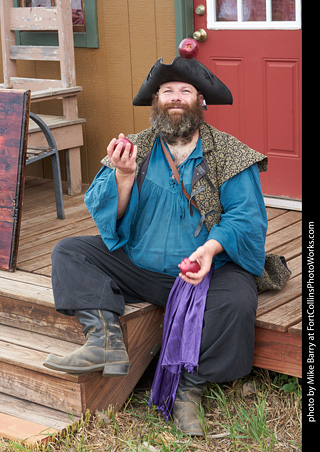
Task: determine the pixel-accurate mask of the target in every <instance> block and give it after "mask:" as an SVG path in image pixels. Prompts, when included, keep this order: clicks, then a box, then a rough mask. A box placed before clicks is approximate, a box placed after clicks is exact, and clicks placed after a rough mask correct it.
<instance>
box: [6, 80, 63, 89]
mask: <svg viewBox="0 0 320 452" xmlns="http://www.w3.org/2000/svg"><path fill="white" fill-rule="evenodd" d="M10 81H11V85H12V88H14V89H30V90H31V91H40V90H53V89H55V88H62V85H61V80H56V79H47V78H44V79H41V78H28V77H11V79H10Z"/></svg>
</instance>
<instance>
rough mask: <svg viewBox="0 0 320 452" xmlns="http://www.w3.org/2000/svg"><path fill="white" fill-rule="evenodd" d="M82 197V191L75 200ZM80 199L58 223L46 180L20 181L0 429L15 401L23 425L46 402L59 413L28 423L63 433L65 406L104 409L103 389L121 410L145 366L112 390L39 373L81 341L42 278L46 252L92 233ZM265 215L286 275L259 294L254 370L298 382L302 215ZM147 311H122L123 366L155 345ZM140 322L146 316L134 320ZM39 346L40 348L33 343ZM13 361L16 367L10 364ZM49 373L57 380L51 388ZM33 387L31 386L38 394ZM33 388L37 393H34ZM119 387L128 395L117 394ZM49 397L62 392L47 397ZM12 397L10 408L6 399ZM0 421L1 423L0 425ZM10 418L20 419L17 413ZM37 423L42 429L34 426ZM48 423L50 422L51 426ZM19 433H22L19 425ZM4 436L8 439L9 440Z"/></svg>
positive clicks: (5, 314) (0, 323)
mask: <svg viewBox="0 0 320 452" xmlns="http://www.w3.org/2000/svg"><path fill="white" fill-rule="evenodd" d="M84 191H85V188H84V190H83V193H84ZM83 193H82V194H81V195H76V196H72V197H70V196H68V195H65V196H64V207H65V215H66V218H65V220H58V219H56V211H55V199H54V190H53V183H52V181H46V180H40V179H28V180H27V182H26V189H25V197H24V204H23V215H22V224H21V232H20V242H19V251H18V264H17V271H16V272H14V273H8V272H4V271H0V362H1V366H0V367H1V369H7V371H2V370H0V377H2V380H1V378H0V419H1V421H0V425H1V424H2V423H3V425H4V423H5V422H7V423H9V424H10V425H12V419H14V418H13V417H12V416H15V412H14V409H15V410H16V412H19V411H20V413H21V412H22V411H23V408H22V405H21V403H22V399H26V400H28V406H27V408H25V409H26V410H27V414H28V417H27V419H30V416H31V414H30V413H35V412H38V413H39V410H38V407H39V405H38V404H41V405H43V406H44V407H47V406H48V404H47V401H48V398H49V396H50V401H51V403H52V405H53V407H54V408H55V410H57V412H59V413H60V414H59V416H58V417H57V416H54V415H53V414H52V412H50V413H49V412H48V414H47V413H44V412H43V411H41V415H40V417H39V414H37V415H36V414H35V415H34V417H33V416H31V419H32V420H33V424H34V423H35V424H36V425H40V427H41V426H42V425H45V426H52V425H55V427H54V428H55V429H57V430H61V429H62V428H63V426H65V425H67V424H68V423H70V419H66V413H67V412H69V411H68V407H69V406H71V405H72V403H73V404H74V405H72V406H74V407H75V408H74V409H73V413H74V416H75V419H76V418H77V417H78V416H80V414H81V412H83V410H84V409H85V408H86V407H89V408H90V409H91V408H98V409H102V406H101V404H102V403H107V402H108V403H109V402H110V399H108V397H109V395H108V391H109V392H110V390H111V392H112V391H114V397H115V398H113V399H112V403H114V402H115V400H119V404H120V405H121V404H122V403H124V400H125V398H126V397H127V394H128V395H129V394H130V392H131V391H132V389H133V388H134V386H135V384H136V383H137V381H138V379H139V378H140V376H141V375H142V373H143V371H144V369H145V368H146V366H147V365H148V363H149V362H150V360H151V359H152V357H149V355H150V350H149V351H148V356H147V355H146V357H145V358H144V363H139V364H137V366H136V367H135V366H133V368H132V373H131V370H130V373H129V376H128V378H127V377H125V380H122V381H119V380H118V381H117V382H116V383H114V380H116V379H109V380H110V384H109V383H108V382H106V379H103V378H102V377H100V376H99V375H93V376H90V377H88V378H86V377H85V376H83V375H80V376H79V377H75V376H70V375H69V376H68V375H67V374H62V376H61V373H59V372H54V371H50V370H48V369H45V368H44V367H43V366H42V362H43V360H44V358H45V356H46V354H47V353H49V352H53V353H54V352H55V350H54V347H62V348H63V351H64V352H65V353H67V352H70V351H72V350H73V349H74V347H78V346H79V345H78V344H79V343H82V342H81V341H83V339H82V338H81V339H79V337H81V336H82V335H81V328H80V327H79V325H77V324H76V321H73V318H68V319H67V321H68V322H69V323H68V324H67V323H66V320H65V316H61V318H60V317H54V314H52V312H53V311H54V303H53V296H52V290H51V278H50V274H51V252H52V249H53V247H54V245H55V244H56V243H57V242H58V241H59V240H61V239H62V238H64V237H68V236H75V235H92V234H97V233H98V230H97V228H96V226H95V224H94V222H93V220H92V219H91V217H90V215H89V213H88V211H87V209H86V207H85V205H84V202H83V197H84V194H83ZM267 213H268V220H269V227H268V235H267V241H266V252H272V253H277V254H280V255H284V256H285V258H286V259H287V262H288V266H289V268H290V270H291V271H292V276H291V278H290V280H289V281H288V282H287V284H286V286H285V287H284V289H282V290H281V291H266V292H264V293H261V294H259V302H258V312H257V321H256V345H255V358H254V366H257V367H262V368H266V369H269V370H274V371H278V372H282V373H286V374H289V375H294V376H298V377H301V375H302V370H301V369H302V324H301V320H302V309H301V293H302V274H301V267H302V264H301V248H302V226H301V221H302V220H301V218H302V214H301V212H297V211H289V210H284V209H273V208H267ZM152 309H154V308H152V307H151V305H148V304H147V303H142V304H141V306H139V307H137V305H135V306H128V307H127V309H126V314H125V316H124V317H123V319H122V326H123V329H124V336H125V340H126V342H127V344H129V350H128V351H129V357H130V362H131V360H132V359H133V360H134V359H136V358H135V357H136V355H135V349H140V350H141V347H142V348H146V347H145V344H149V343H150V347H152V348H153V347H154V346H155V344H157V343H159V341H160V340H161V331H160V330H159V325H160V323H161V321H162V320H161V319H162V311H161V310H160V308H157V309H155V310H153V311H152ZM143 315H145V316H146V317H144V320H141V319H142V316H143ZM31 319H32V320H33V321H34V322H36V324H37V325H36V327H35V326H34V325H32V320H31ZM142 321H145V322H146V321H147V322H148V325H149V329H150V330H155V329H158V330H157V331H156V332H155V333H154V334H153V335H152V337H150V338H144V339H141V338H140V329H141V326H140V325H141V324H140V322H142ZM70 325H71V326H72V327H70ZM139 328H140V329H139ZM21 329H22V330H27V333H28V334H29V335H30V334H31V335H33V336H32V337H31V336H30V337H29V336H28V338H26V336H24V335H23V334H24V333H23V334H22V333H21ZM69 330H70V331H69ZM39 335H41V336H39ZM46 336H49V337H46ZM52 338H55V339H52ZM26 341H28V344H27V343H26ZM41 341H42V344H40V342H41ZM53 341H57V343H55V342H54V343H53ZM63 341H64V342H63ZM65 341H67V342H65ZM143 341H144V342H143ZM19 347H20V348H21V349H20V348H19ZM63 351H62V352H63ZM13 353H16V354H17V356H18V357H19V359H20V360H21V362H23V364H19V363H17V362H14V358H13ZM29 355H30V357H31V356H32V357H33V359H34V362H36V364H35V365H34V366H31V365H30V362H29V361H28V356H29ZM15 359H17V360H18V358H15ZM14 366H18V368H19V369H20V370H19V371H17V367H14ZM19 366H20V367H19ZM22 367H23V368H24V369H26V370H25V371H24V373H23V372H21V369H22ZM2 372H3V374H2ZM5 372H7V374H5ZM19 372H21V373H19ZM57 374H60V375H59V378H60V380H61V381H59V386H58V380H57V378H58V377H57ZM94 374H97V373H94ZM19 375H20V376H19ZM60 376H61V377H60ZM45 378H46V379H49V380H50V382H49V383H48V381H49V380H45ZM19 379H20V380H19ZM22 379H24V380H25V381H24V383H26V384H29V385H31V386H32V387H31V388H30V387H28V388H27V389H26V388H25V387H22V383H21V380H22ZM111 380H112V381H111ZM12 381H14V382H15V388H18V392H17V391H15V389H14V388H13V384H12ZM37 384H39V386H38V387H37V386H36V385H37ZM41 385H42V386H43V387H42V389H39V388H41ZM33 386H35V387H33ZM126 386H128V388H127V389H128V390H129V392H128V391H125V390H124V388H125V387H126ZM79 388H80V389H79ZM110 388H112V389H110ZM19 391H20V392H19ZM50 391H51V392H50ZM57 391H64V392H63V393H62V395H60V394H59V396H57V397H56V398H55V394H57ZM68 391H69V392H68ZM77 391H78V392H79V394H80V393H81V394H82V393H85V394H86V400H85V401H82V400H80V399H79V401H78V400H75V392H77ZM49 393H50V394H49ZM97 394H99V396H97ZM12 397H13V398H14V403H13V402H12V400H11V398H12ZM79 397H80V396H79ZM99 397H100V399H99ZM8 398H9V399H10V403H9V402H8V400H9V399H8ZM68 403H69V405H68ZM9 405H11V406H14V409H13V408H12V409H9V408H8V407H9ZM104 406H105V405H104ZM1 413H2V414H1ZM1 415H2V416H4V417H3V418H1ZM52 416H53V417H52ZM18 417H23V416H22V415H21V414H20V415H19V416H18ZM45 418H46V419H47V421H46V423H43V422H41V421H42V420H43V419H45ZM52 418H55V419H56V421H57V422H55V423H54V424H52V422H51V420H52ZM57 419H58V420H57ZM40 427H38V428H36V430H37V431H38V432H39V431H41V429H40V430H39V428H40ZM44 428H46V427H44ZM19 429H22V426H21V425H20V426H19ZM28 429H29V430H28ZM30 431H31V430H30V425H29V426H27V427H26V432H28V435H27V433H26V434H25V436H24V437H26V436H30ZM1 435H2V436H5V433H4V431H1V428H0V436H1ZM6 435H9V437H10V433H9V434H8V433H6ZM21 435H22V436H23V435H24V433H23V432H22V433H21ZM11 437H15V435H11Z"/></svg>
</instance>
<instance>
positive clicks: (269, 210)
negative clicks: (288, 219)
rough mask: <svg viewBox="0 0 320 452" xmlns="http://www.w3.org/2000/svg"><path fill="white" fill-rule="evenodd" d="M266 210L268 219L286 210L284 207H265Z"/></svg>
mask: <svg viewBox="0 0 320 452" xmlns="http://www.w3.org/2000/svg"><path fill="white" fill-rule="evenodd" d="M266 211H267V218H268V221H270V220H272V218H275V217H277V216H279V215H282V214H284V213H286V212H287V210H286V209H274V208H272V207H266Z"/></svg>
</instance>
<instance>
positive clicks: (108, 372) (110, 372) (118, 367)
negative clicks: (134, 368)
mask: <svg viewBox="0 0 320 452" xmlns="http://www.w3.org/2000/svg"><path fill="white" fill-rule="evenodd" d="M43 365H44V367H47V368H48V369H52V370H57V371H59V372H67V373H69V374H86V373H90V372H97V371H101V370H103V374H102V375H103V376H104V377H122V376H125V375H127V374H128V372H129V367H130V363H126V362H123V363H110V364H105V363H103V364H97V365H95V366H90V367H65V366H59V365H58V364H54V363H50V362H47V361H46V362H44V363H43Z"/></svg>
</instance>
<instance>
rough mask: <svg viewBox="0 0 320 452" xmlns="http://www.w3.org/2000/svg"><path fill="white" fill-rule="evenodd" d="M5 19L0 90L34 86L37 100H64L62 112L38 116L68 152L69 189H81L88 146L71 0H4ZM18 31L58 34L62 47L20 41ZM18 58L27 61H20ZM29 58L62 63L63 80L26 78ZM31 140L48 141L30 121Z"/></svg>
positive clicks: (0, 7) (0, 6)
mask: <svg viewBox="0 0 320 452" xmlns="http://www.w3.org/2000/svg"><path fill="white" fill-rule="evenodd" d="M0 20H1V43H2V59H3V79H4V82H3V84H1V85H0V88H4V89H10V88H15V89H24V90H31V102H32V103H35V102H43V101H48V100H52V99H60V100H62V112H63V113H62V115H59V116H55V115H48V114H39V116H40V117H41V119H42V120H43V121H44V122H45V123H46V124H47V126H48V127H49V128H50V130H51V131H52V134H53V136H54V139H55V141H56V144H57V148H58V150H59V151H60V150H66V170H67V178H68V193H69V194H76V193H80V192H81V182H82V181H81V162H80V146H82V145H83V131H82V124H83V123H84V122H85V120H84V119H81V118H79V117H78V106H77V103H78V102H77V96H78V94H79V93H80V92H81V90H82V88H81V87H80V86H77V85H76V76H75V61H74V46H73V28H72V12H71V1H70V0H56V6H55V7H51V8H43V7H14V6H13V0H2V1H1V2H0ZM16 31H20V32H21V31H22V32H23V31H28V32H30V33H37V32H39V31H50V32H57V33H58V45H57V46H41V45H16V43H15V32H16ZM18 60H22V62H21V63H20V64H19V65H18V64H17V61H18ZM26 61H35V62H37V61H45V62H46V61H56V62H58V63H59V65H60V79H46V78H36V77H34V78H30V77H25V76H23V75H22V74H21V72H23V71H24V70H25V69H26V65H25V64H24V63H25V62H26ZM35 64H36V63H35ZM35 72H36V71H35ZM37 72H38V66H37ZM28 142H29V145H30V146H32V147H37V146H38V147H41V146H45V145H46V142H45V138H44V137H43V134H42V132H41V130H40V129H39V127H38V126H37V125H36V124H35V123H34V122H33V121H30V126H29V139H28Z"/></svg>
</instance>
